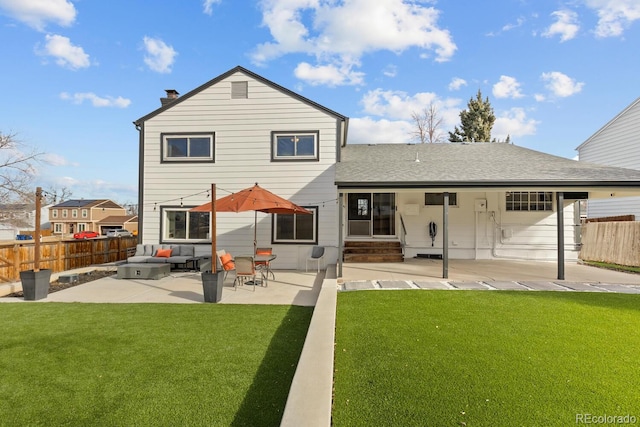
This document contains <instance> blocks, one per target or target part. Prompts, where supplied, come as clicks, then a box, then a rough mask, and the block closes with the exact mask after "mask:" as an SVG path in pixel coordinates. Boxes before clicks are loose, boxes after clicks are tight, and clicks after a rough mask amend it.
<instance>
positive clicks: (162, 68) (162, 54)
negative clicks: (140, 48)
mask: <svg viewBox="0 0 640 427" xmlns="http://www.w3.org/2000/svg"><path fill="white" fill-rule="evenodd" d="M143 41H144V49H145V51H146V54H145V56H144V63H145V64H147V66H148V67H149V68H150V69H151V70H152V71H156V72H158V73H170V72H171V67H172V66H173V63H174V61H175V58H176V55H178V52H176V51H175V50H174V49H173V47H172V46H169V45H167V44H166V43H165V42H163V41H162V40H160V39H155V38H152V37H146V36H145V37H144V39H143Z"/></svg>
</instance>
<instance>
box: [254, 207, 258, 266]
mask: <svg viewBox="0 0 640 427" xmlns="http://www.w3.org/2000/svg"><path fill="white" fill-rule="evenodd" d="M257 231H258V211H253V256H256V252H257V250H258V235H257V234H256V233H257Z"/></svg>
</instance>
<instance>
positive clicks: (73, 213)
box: [71, 209, 78, 218]
mask: <svg viewBox="0 0 640 427" xmlns="http://www.w3.org/2000/svg"><path fill="white" fill-rule="evenodd" d="M71 218H78V209H71Z"/></svg>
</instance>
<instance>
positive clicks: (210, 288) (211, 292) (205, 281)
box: [202, 271, 224, 302]
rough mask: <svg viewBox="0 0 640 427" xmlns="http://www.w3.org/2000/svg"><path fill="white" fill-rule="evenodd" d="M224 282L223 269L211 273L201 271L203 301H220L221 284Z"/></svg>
mask: <svg viewBox="0 0 640 427" xmlns="http://www.w3.org/2000/svg"><path fill="white" fill-rule="evenodd" d="M223 282H224V271H218V272H217V273H212V272H210V271H203V272H202V289H203V291H204V302H220V300H221V299H222V285H223Z"/></svg>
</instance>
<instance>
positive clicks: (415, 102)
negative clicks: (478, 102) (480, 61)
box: [349, 89, 461, 130]
mask: <svg viewBox="0 0 640 427" xmlns="http://www.w3.org/2000/svg"><path fill="white" fill-rule="evenodd" d="M360 103H361V104H362V105H363V107H364V111H365V113H367V114H370V115H375V116H379V117H384V118H387V119H392V120H396V119H399V120H405V121H407V123H410V122H411V121H412V119H411V115H412V113H414V112H420V111H423V110H424V109H425V108H428V107H429V105H431V104H433V105H434V106H435V108H436V111H437V115H438V116H439V117H440V118H442V127H443V130H444V129H445V128H451V129H453V126H454V125H456V124H457V123H458V122H459V119H460V103H461V100H460V99H456V98H445V99H440V98H438V96H437V95H436V94H435V93H431V92H419V93H416V94H414V95H409V94H407V93H406V92H403V91H392V90H382V89H375V90H371V91H369V92H367V93H366V94H364V95H363V97H362V99H361V101H360ZM349 129H351V120H350V121H349Z"/></svg>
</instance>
